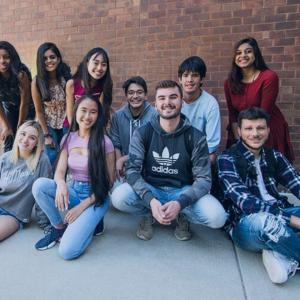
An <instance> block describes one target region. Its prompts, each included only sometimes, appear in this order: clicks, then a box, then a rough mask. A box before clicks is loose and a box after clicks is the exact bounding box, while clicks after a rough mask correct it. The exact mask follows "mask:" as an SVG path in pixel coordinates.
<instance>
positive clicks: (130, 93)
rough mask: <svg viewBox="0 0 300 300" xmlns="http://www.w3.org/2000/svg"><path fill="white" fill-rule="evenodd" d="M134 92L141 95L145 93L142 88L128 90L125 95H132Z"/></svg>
mask: <svg viewBox="0 0 300 300" xmlns="http://www.w3.org/2000/svg"><path fill="white" fill-rule="evenodd" d="M135 93H136V94H137V96H143V95H144V94H145V92H144V91H143V90H137V91H133V90H130V91H128V92H127V95H128V96H133V95H134V94H135Z"/></svg>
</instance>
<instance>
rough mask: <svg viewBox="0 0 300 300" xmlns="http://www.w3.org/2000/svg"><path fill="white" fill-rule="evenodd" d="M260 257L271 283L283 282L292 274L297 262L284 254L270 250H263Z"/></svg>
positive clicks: (295, 269)
mask: <svg viewBox="0 0 300 300" xmlns="http://www.w3.org/2000/svg"><path fill="white" fill-rule="evenodd" d="M262 258H263V263H264V266H265V268H266V270H267V273H268V275H269V277H270V279H271V281H272V282H273V283H279V284H280V283H284V282H286V281H287V280H288V278H289V277H291V276H294V275H295V273H296V271H297V268H298V265H299V263H298V262H297V261H296V260H294V259H292V258H287V257H286V256H284V255H282V254H280V253H278V252H275V251H272V250H263V251H262Z"/></svg>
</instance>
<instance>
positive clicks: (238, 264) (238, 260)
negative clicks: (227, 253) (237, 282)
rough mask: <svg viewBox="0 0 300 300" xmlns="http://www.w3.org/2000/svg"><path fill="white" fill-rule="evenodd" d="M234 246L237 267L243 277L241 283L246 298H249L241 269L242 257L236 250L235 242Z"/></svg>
mask: <svg viewBox="0 0 300 300" xmlns="http://www.w3.org/2000/svg"><path fill="white" fill-rule="evenodd" d="M232 248H233V251H234V256H235V259H236V263H237V268H238V272H239V275H240V279H241V285H242V289H243V293H244V297H245V300H248V296H247V291H246V287H245V283H244V278H243V274H242V269H241V264H240V259H239V257H238V254H237V250H236V247H235V245H234V243H233V242H232Z"/></svg>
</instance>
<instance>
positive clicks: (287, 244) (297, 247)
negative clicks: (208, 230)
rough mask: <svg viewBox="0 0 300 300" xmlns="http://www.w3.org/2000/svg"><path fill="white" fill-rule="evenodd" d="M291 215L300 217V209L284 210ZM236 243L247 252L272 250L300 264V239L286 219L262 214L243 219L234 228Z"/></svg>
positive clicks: (233, 235) (233, 236)
mask: <svg viewBox="0 0 300 300" xmlns="http://www.w3.org/2000/svg"><path fill="white" fill-rule="evenodd" d="M284 211H285V212H287V213H289V214H290V215H295V216H297V217H300V207H292V208H286V209H284ZM232 239H233V241H234V243H235V244H236V245H237V246H238V247H240V248H243V249H245V250H250V251H256V252H257V251H261V250H263V249H270V250H274V251H276V252H279V253H281V254H282V255H284V256H286V257H290V258H293V259H295V260H297V261H299V262H300V237H299V236H298V234H297V232H296V231H295V230H294V229H293V228H291V227H290V226H288V225H287V224H286V222H285V220H284V219H282V218H280V217H277V216H275V215H272V214H270V213H265V212H260V213H255V214H251V215H247V216H244V217H242V218H241V219H240V220H239V222H238V223H237V225H236V226H235V227H234V228H233V231H232Z"/></svg>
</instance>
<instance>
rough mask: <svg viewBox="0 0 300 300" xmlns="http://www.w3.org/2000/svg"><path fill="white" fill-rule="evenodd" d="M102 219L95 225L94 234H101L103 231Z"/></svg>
mask: <svg viewBox="0 0 300 300" xmlns="http://www.w3.org/2000/svg"><path fill="white" fill-rule="evenodd" d="M103 220H104V219H102V220H101V221H100V222H99V223H98V224H97V226H96V228H95V231H94V235H102V234H103V233H104V221H103Z"/></svg>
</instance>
